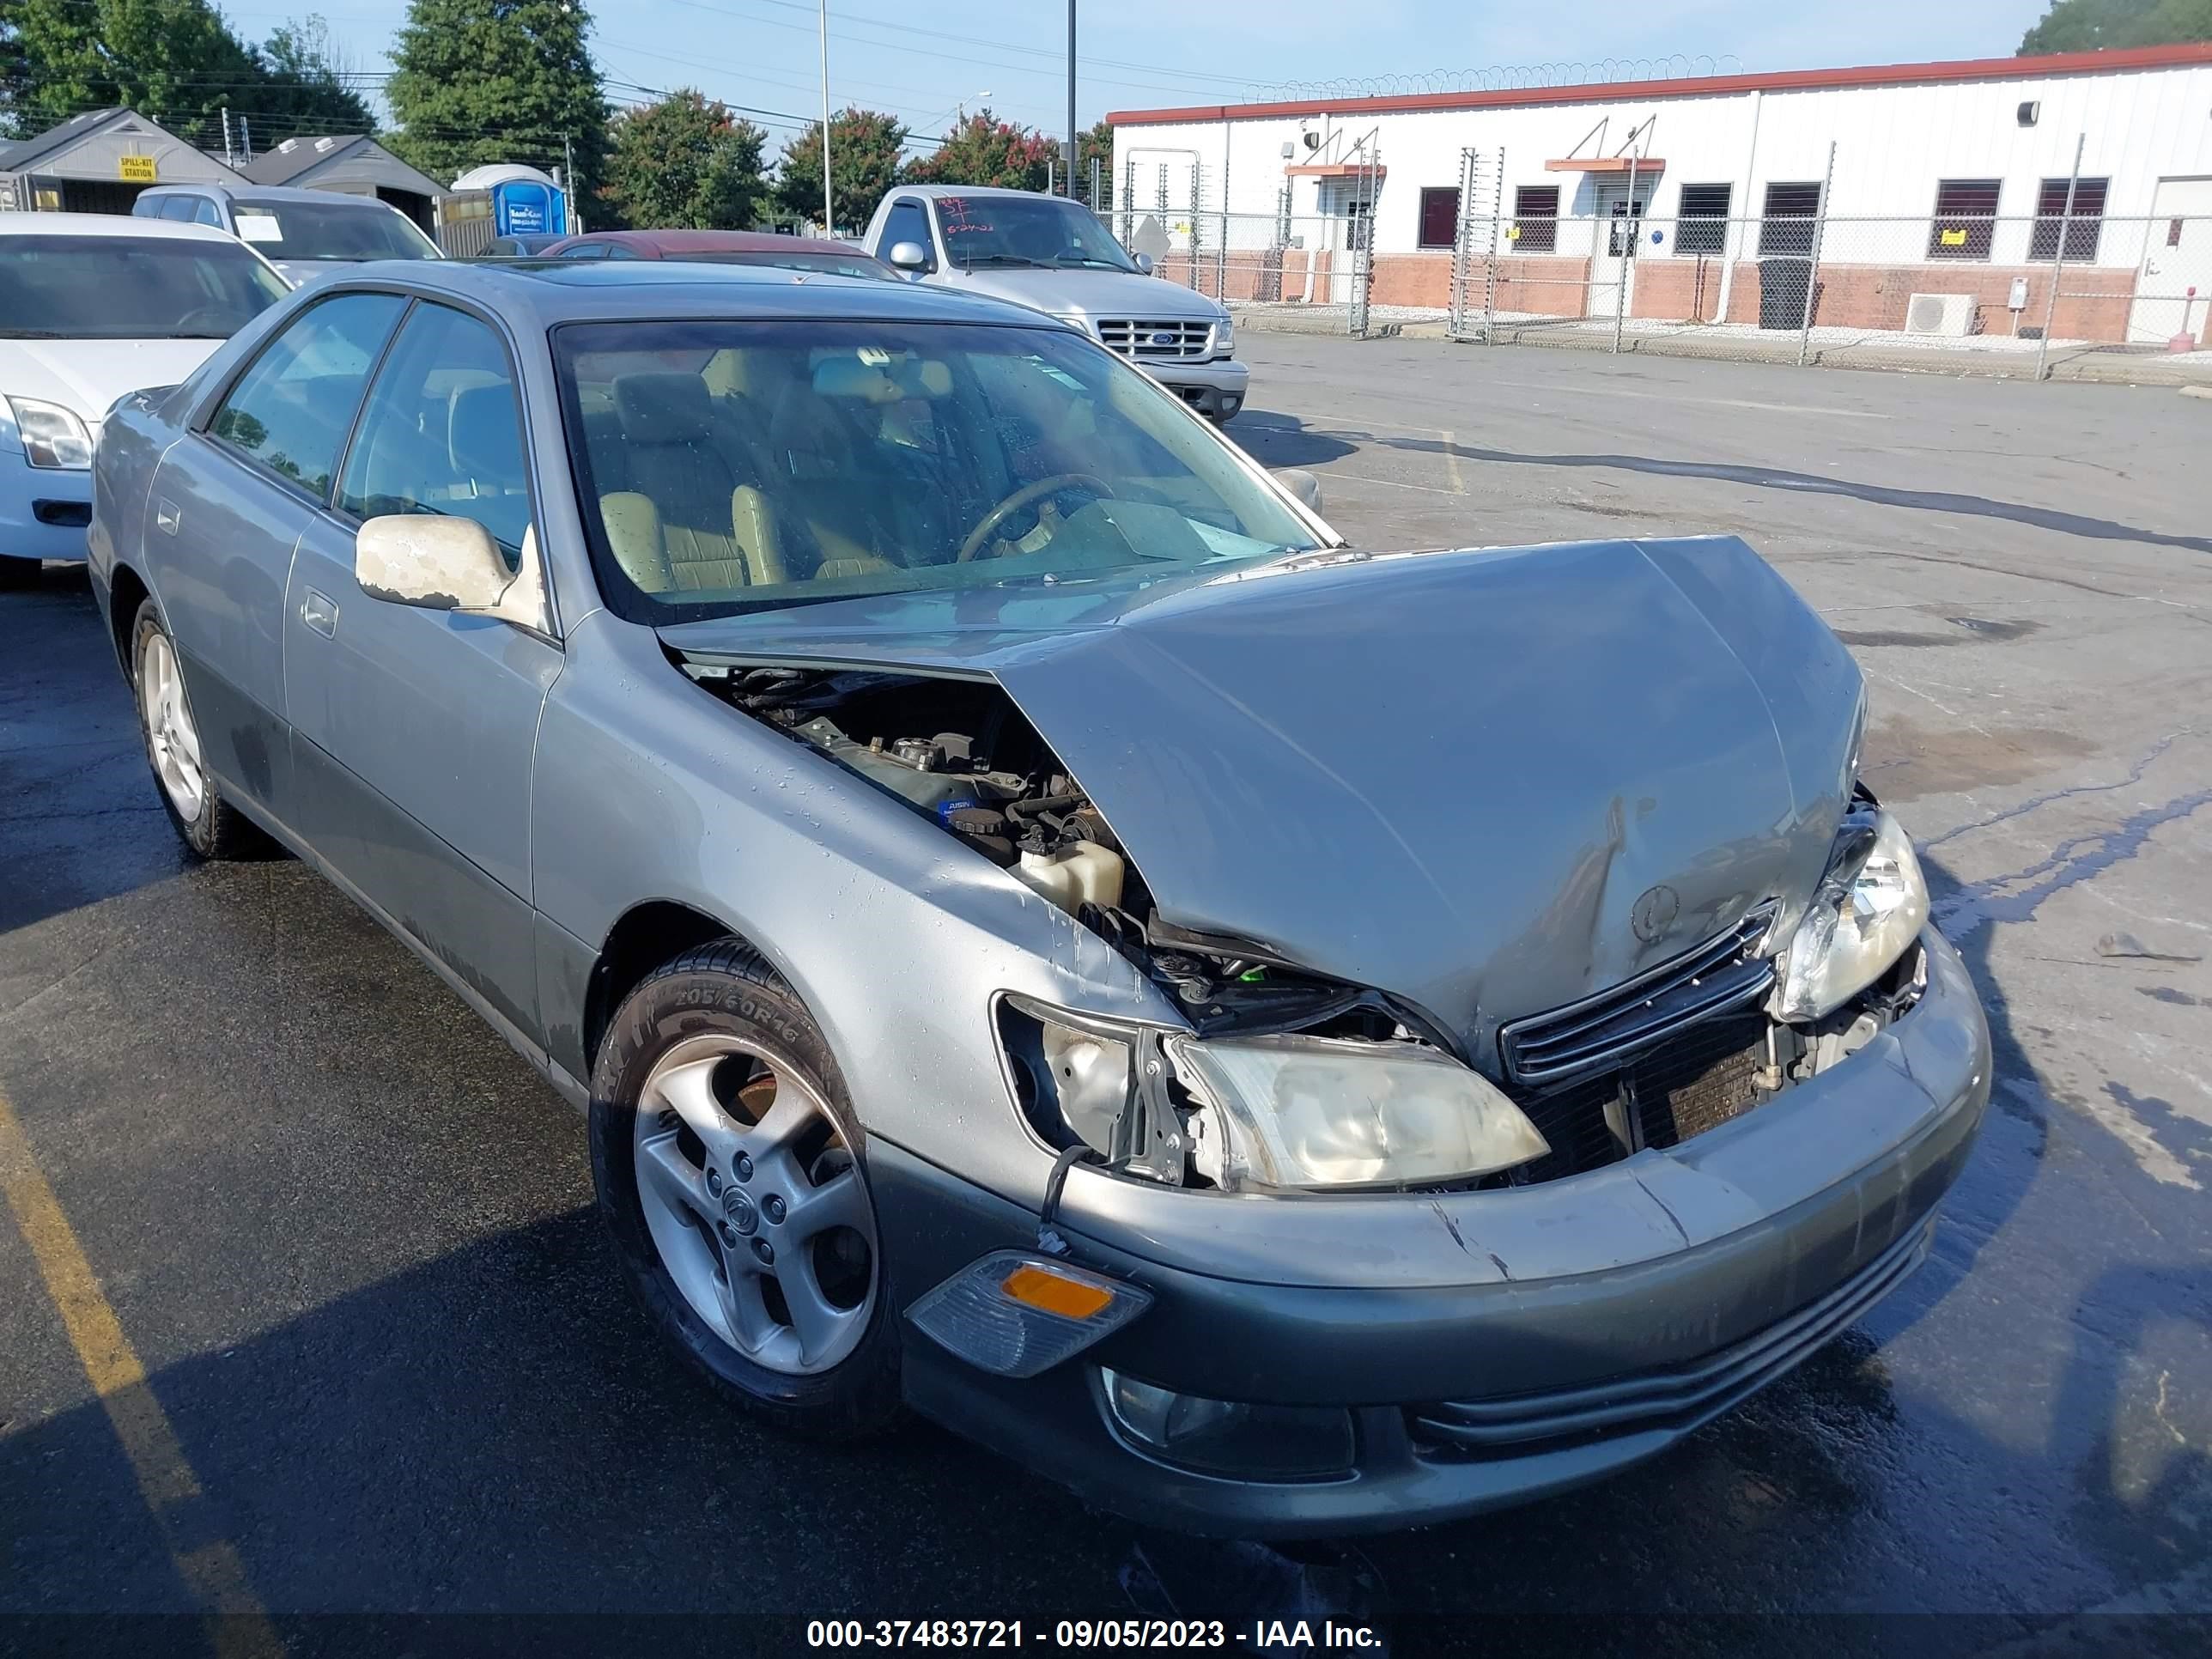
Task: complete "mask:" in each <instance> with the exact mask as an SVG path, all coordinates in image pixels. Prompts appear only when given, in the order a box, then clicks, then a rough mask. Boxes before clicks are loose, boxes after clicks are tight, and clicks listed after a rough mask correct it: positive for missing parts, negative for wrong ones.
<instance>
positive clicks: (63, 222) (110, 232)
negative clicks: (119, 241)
mask: <svg viewBox="0 0 2212 1659" xmlns="http://www.w3.org/2000/svg"><path fill="white" fill-rule="evenodd" d="M0 236H136V237H139V238H141V239H144V238H154V239H157V240H173V241H180V242H222V243H226V244H228V245H229V246H234V247H236V246H243V244H241V243H240V241H239V240H238V239H237V238H236V237H235V236H233V235H232V234H230V233H229V232H228V231H227V230H217V229H216V228H215V227H214V226H212V225H195V224H186V223H183V222H179V221H178V220H175V219H139V218H134V217H132V216H131V215H129V214H123V213H0Z"/></svg>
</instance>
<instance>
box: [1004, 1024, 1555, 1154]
mask: <svg viewBox="0 0 2212 1659" xmlns="http://www.w3.org/2000/svg"><path fill="white" fill-rule="evenodd" d="M999 1031H1000V1040H1001V1042H1003V1043H1004V1045H1005V1048H1006V1062H1007V1067H1008V1071H1009V1073H1010V1074H1011V1076H1012V1081H1013V1085H1014V1093H1015V1097H1016V1098H1017V1100H1018V1102H1019V1103H1020V1105H1021V1108H1022V1111H1023V1114H1024V1116H1026V1117H1027V1118H1028V1119H1029V1120H1030V1123H1031V1124H1032V1125H1033V1126H1034V1127H1036V1129H1037V1131H1038V1132H1039V1133H1040V1134H1042V1135H1043V1136H1044V1137H1045V1138H1046V1139H1048V1140H1050V1141H1052V1142H1054V1144H1056V1145H1059V1146H1073V1145H1075V1144H1077V1143H1078V1142H1080V1143H1081V1144H1083V1145H1085V1146H1089V1147H1091V1149H1092V1150H1093V1151H1095V1152H1097V1153H1098V1154H1099V1155H1100V1156H1101V1157H1103V1158H1105V1159H1107V1160H1108V1161H1109V1162H1111V1163H1114V1164H1119V1165H1121V1167H1122V1168H1124V1169H1127V1170H1130V1171H1131V1172H1133V1173H1136V1174H1141V1175H1146V1176H1152V1177H1153V1178H1154V1179H1156V1180H1160V1181H1166V1182H1182V1181H1184V1180H1185V1179H1186V1178H1187V1177H1188V1176H1189V1175H1192V1174H1195V1175H1197V1176H1202V1177H1204V1179H1205V1180H1206V1181H1208V1182H1212V1184H1213V1185H1214V1186H1216V1187H1218V1188H1223V1189H1225V1190H1226V1191H1230V1192H1293V1191H1316V1190H1324V1189H1334V1190H1349V1189H1357V1188H1384V1189H1387V1188H1397V1187H1404V1186H1409V1185H1418V1184H1428V1183H1434V1182H1449V1181H1459V1180H1467V1179H1471V1178H1473V1177H1474V1176H1482V1175H1489V1174H1492V1173H1494V1172H1496V1171H1498V1170H1510V1169H1512V1168H1514V1167H1516V1165H1518V1164H1526V1163H1528V1161H1529V1160H1531V1159H1532V1158H1541V1157H1542V1156H1543V1155H1544V1154H1545V1153H1546V1152H1549V1151H1550V1150H1551V1148H1550V1146H1549V1145H1548V1144H1547V1142H1546V1141H1545V1139H1544V1137H1543V1136H1542V1135H1541V1133H1538V1131H1537V1129H1536V1127H1535V1125H1534V1124H1533V1123H1531V1122H1530V1121H1528V1118H1527V1116H1526V1115H1523V1114H1522V1110H1521V1109H1520V1108H1519V1107H1517V1106H1516V1105H1515V1104H1514V1103H1512V1102H1511V1101H1510V1100H1509V1099H1507V1098H1506V1097H1505V1096H1504V1094H1503V1093H1501V1092H1500V1091H1498V1089H1497V1088H1496V1087H1494V1086H1493V1085H1492V1084H1491V1083H1489V1082H1488V1081H1487V1080H1486V1079H1484V1078H1482V1077H1481V1076H1480V1075H1478V1074H1477V1073H1474V1072H1473V1071H1470V1070H1469V1069H1468V1067H1467V1066H1462V1064H1461V1063H1460V1062H1459V1061H1458V1060H1455V1059H1453V1058H1452V1057H1451V1056H1450V1055H1449V1054H1443V1053H1440V1052H1438V1051H1437V1050H1436V1049H1434V1048H1424V1047H1422V1046H1420V1045H1419V1044H1417V1043H1414V1042H1357V1041H1351V1040H1346V1039H1341V1038H1334V1037H1313V1036H1250V1037H1210V1038H1201V1037H1198V1036H1192V1035H1190V1034H1188V1033H1187V1032H1181V1031H1172V1030H1164V1029H1162V1028H1160V1027H1157V1026H1139V1025H1133V1024H1118V1023H1115V1022H1109V1021H1101V1020H1097V1019H1095V1018H1091V1016H1088V1015H1082V1014H1073V1013H1069V1012H1066V1011H1064V1010H1060V1009H1054V1008H1048V1007H1046V1006H1043V1005H1042V1004H1040V1003H1035V1002H1031V1001H1030V1000H1028V999H1027V998H1024V997H1011V996H1010V997H1007V998H1006V999H1004V1000H1002V1001H1001V1003H1000V1018H999Z"/></svg>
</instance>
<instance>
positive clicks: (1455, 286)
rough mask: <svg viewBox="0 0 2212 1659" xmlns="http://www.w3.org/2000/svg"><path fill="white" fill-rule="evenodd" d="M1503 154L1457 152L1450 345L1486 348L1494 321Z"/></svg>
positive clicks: (1477, 150)
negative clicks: (1462, 343) (1454, 342)
mask: <svg viewBox="0 0 2212 1659" xmlns="http://www.w3.org/2000/svg"><path fill="white" fill-rule="evenodd" d="M1504 177H1505V152H1504V150H1502V149H1501V150H1498V152H1497V153H1496V154H1495V155H1494V156H1493V155H1492V153H1491V152H1490V151H1488V150H1480V149H1463V150H1462V151H1460V153H1459V224H1458V226H1457V228H1456V229H1455V232H1454V234H1453V236H1452V270H1451V296H1450V305H1451V313H1450V323H1449V332H1450V334H1451V337H1452V338H1453V339H1455V340H1471V339H1480V340H1481V342H1482V343H1484V344H1485V345H1489V344H1491V343H1492V329H1493V328H1494V327H1495V325H1496V322H1497V317H1498V205H1499V196H1500V191H1501V187H1502V186H1501V181H1502V180H1503V179H1504Z"/></svg>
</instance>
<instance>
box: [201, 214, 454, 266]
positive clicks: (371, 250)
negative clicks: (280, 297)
mask: <svg viewBox="0 0 2212 1659" xmlns="http://www.w3.org/2000/svg"><path fill="white" fill-rule="evenodd" d="M231 212H232V216H233V217H234V218H235V219H236V220H237V221H238V239H239V240H240V241H241V242H251V243H252V245H253V247H254V251H255V252H258V253H259V254H260V255H261V256H262V258H265V259H349V260H350V259H435V258H437V257H438V245H437V244H436V243H435V242H433V241H432V240H430V239H429V238H428V237H427V236H425V235H424V234H422V232H421V231H419V230H417V229H416V228H415V227H414V226H413V225H412V224H410V223H409V222H408V221H407V219H406V218H405V216H403V215H402V214H400V213H399V212H398V211H397V210H395V209H392V208H388V207H386V206H385V205H384V204H382V203H380V202H369V201H362V202H343V201H335V202H331V203H330V204H328V205H325V204H323V203H321V202H268V201H262V202H256V201H251V200H248V201H241V202H236V203H234V204H232V209H231Z"/></svg>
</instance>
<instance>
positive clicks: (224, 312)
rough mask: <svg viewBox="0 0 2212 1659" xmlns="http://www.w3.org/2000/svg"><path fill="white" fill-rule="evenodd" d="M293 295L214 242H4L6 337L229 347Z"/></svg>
mask: <svg viewBox="0 0 2212 1659" xmlns="http://www.w3.org/2000/svg"><path fill="white" fill-rule="evenodd" d="M289 292H290V290H289V289H287V288H286V287H285V286H284V282H283V278H282V277H280V276H277V275H276V273H275V272H273V271H272V270H270V269H269V267H268V266H266V265H264V264H262V263H261V261H260V260H258V259H257V258H254V257H253V256H252V254H251V253H248V252H246V250H245V249H244V248H242V247H240V246H238V245H237V244H236V243H235V242H231V241H217V240H215V239H213V238H212V237H210V238H209V239H208V240H204V241H203V240H200V239H198V238H197V237H193V238H191V239H186V238H185V237H181V236H179V237H154V236H147V237H137V236H43V235H42V236H0V339H10V340H183V339H193V340H227V339H228V338H229V337H231V336H232V335H234V334H235V333H236V332H238V331H239V330H240V329H241V328H243V327H244V326H245V325H246V324H247V323H248V322H249V321H251V320H252V319H253V318H254V317H256V316H258V315H259V314H260V313H262V312H263V311H264V310H266V309H267V308H268V307H270V306H271V305H274V304H275V303H276V301H279V300H281V299H283V297H284V295H286V294H288V293H289Z"/></svg>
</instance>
